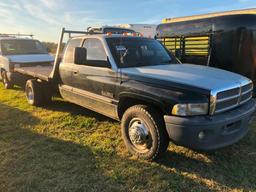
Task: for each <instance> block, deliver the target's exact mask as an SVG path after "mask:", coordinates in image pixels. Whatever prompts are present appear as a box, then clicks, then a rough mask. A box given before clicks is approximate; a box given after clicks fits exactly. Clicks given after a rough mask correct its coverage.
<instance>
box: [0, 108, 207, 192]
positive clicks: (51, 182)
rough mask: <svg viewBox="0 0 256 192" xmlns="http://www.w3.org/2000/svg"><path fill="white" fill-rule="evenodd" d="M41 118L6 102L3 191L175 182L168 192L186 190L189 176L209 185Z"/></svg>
mask: <svg viewBox="0 0 256 192" xmlns="http://www.w3.org/2000/svg"><path fill="white" fill-rule="evenodd" d="M40 123H41V121H40V119H38V118H36V117H34V116H32V115H31V114H30V113H28V112H25V111H21V110H19V109H17V108H12V107H10V106H8V105H5V104H2V103H0V191H133V189H140V190H144V189H145V190H146V191H159V190H160V189H162V188H161V187H162V186H158V187H157V188H155V189H156V190H155V189H154V188H152V190H151V186H154V185H155V184H156V186H157V183H159V182H162V179H165V180H166V182H169V183H168V185H166V186H165V188H163V190H164V189H165V190H166V191H168V190H171V189H177V190H178V189H181V190H182V189H183V188H182V186H179V182H184V181H185V182H186V183H187V184H188V185H191V186H193V187H194V188H200V189H203V190H209V189H208V187H207V186H204V185H201V184H199V183H197V182H195V181H193V179H189V178H186V177H184V176H182V175H179V174H177V173H175V172H170V171H168V170H165V169H164V168H161V167H159V166H158V167H154V166H152V164H151V163H148V162H142V161H138V160H132V159H129V158H126V157H122V156H120V155H117V154H108V153H106V152H101V151H97V150H94V149H93V148H92V147H90V146H87V145H85V144H79V143H75V141H64V140H62V139H60V138H58V137H56V136H55V138H54V137H53V136H51V135H47V134H45V133H44V134H43V133H39V132H38V130H37V129H36V128H35V126H37V125H39V124H40ZM127 168H128V171H127ZM145 174H146V175H147V176H146V177H145ZM172 178H175V180H174V181H172V180H170V181H168V180H169V179H172ZM177 181H178V182H177ZM156 186H155V187H156ZM184 190H185V188H184Z"/></svg>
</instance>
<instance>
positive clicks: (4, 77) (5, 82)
mask: <svg viewBox="0 0 256 192" xmlns="http://www.w3.org/2000/svg"><path fill="white" fill-rule="evenodd" d="M1 77H2V82H3V85H4V88H5V89H12V88H13V87H14V85H13V83H11V82H10V81H9V80H8V78H7V73H6V71H2V72H1Z"/></svg>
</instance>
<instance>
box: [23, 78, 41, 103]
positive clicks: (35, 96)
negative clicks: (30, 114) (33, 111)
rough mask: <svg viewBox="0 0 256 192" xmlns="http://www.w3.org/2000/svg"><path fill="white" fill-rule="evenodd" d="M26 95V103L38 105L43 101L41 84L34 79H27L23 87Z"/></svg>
mask: <svg viewBox="0 0 256 192" xmlns="http://www.w3.org/2000/svg"><path fill="white" fill-rule="evenodd" d="M25 92H26V97H27V100H28V103H29V104H30V105H34V106H40V105H42V104H43V101H44V97H43V96H44V94H43V90H42V85H41V84H40V83H38V82H37V81H36V80H34V79H32V80H28V81H27V83H26V87H25Z"/></svg>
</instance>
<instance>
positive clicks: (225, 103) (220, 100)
mask: <svg viewBox="0 0 256 192" xmlns="http://www.w3.org/2000/svg"><path fill="white" fill-rule="evenodd" d="M252 93H253V84H252V83H248V84H246V85H243V86H242V87H237V88H233V89H230V90H225V91H222V92H219V93H218V94H217V97H216V106H215V113H221V112H224V111H227V110H230V109H233V108H235V107H237V106H239V105H242V104H244V103H246V102H247V101H249V100H250V99H251V98H252Z"/></svg>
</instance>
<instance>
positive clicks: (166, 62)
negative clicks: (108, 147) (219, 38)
mask: <svg viewBox="0 0 256 192" xmlns="http://www.w3.org/2000/svg"><path fill="white" fill-rule="evenodd" d="M65 33H69V34H70V33H79V32H75V31H66V30H65V29H62V33H61V38H60V42H59V47H58V51H57V54H56V55H57V56H56V59H55V63H54V65H49V66H29V67H26V66H20V67H16V68H14V69H13V71H14V73H19V74H20V75H23V76H24V78H26V80H27V83H26V88H25V90H26V95H27V99H28V102H29V103H30V104H32V105H36V106H37V105H42V104H43V103H46V102H47V101H49V100H50V99H51V96H52V94H53V93H54V92H59V93H60V95H61V97H62V98H64V99H65V100H67V101H70V102H72V103H75V104H78V105H80V106H83V107H86V108H88V109H91V110H93V111H96V112H99V113H101V114H104V115H106V116H108V117H111V118H113V119H116V120H120V121H121V130H122V131H121V132H122V137H123V140H124V142H125V145H126V147H127V148H128V150H129V151H130V152H131V153H132V154H133V155H135V156H138V157H140V158H142V159H148V160H153V159H156V158H157V157H159V156H160V155H161V154H163V153H164V152H165V151H166V149H167V147H168V145H169V141H170V140H171V141H172V142H174V143H176V144H178V145H182V146H186V147H189V148H192V149H195V150H215V149H218V148H221V147H225V146H227V145H230V144H233V143H235V142H237V141H238V140H240V139H241V138H242V137H244V136H245V135H246V133H247V132H248V124H249V122H250V119H251V116H252V114H253V112H254V111H255V107H256V102H255V101H254V99H252V90H253V83H252V81H251V80H249V79H247V78H246V77H243V76H241V75H238V74H235V73H232V72H228V71H224V70H221V69H216V68H211V67H205V66H199V65H191V64H181V63H180V62H179V61H178V60H177V59H176V58H175V57H174V56H173V55H172V54H171V53H170V52H168V51H167V50H166V49H165V48H164V46H163V45H162V44H161V43H159V42H158V41H156V40H153V39H149V38H144V37H137V36H135V35H134V36H127V35H126V34H125V35H111V34H84V35H82V36H76V37H73V38H71V39H70V40H69V42H68V43H67V45H66V48H65V50H64V52H63V58H62V60H61V62H59V61H58V59H57V58H58V55H59V54H60V45H61V43H62V40H63V35H64V34H65ZM80 33H82V32H80Z"/></svg>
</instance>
